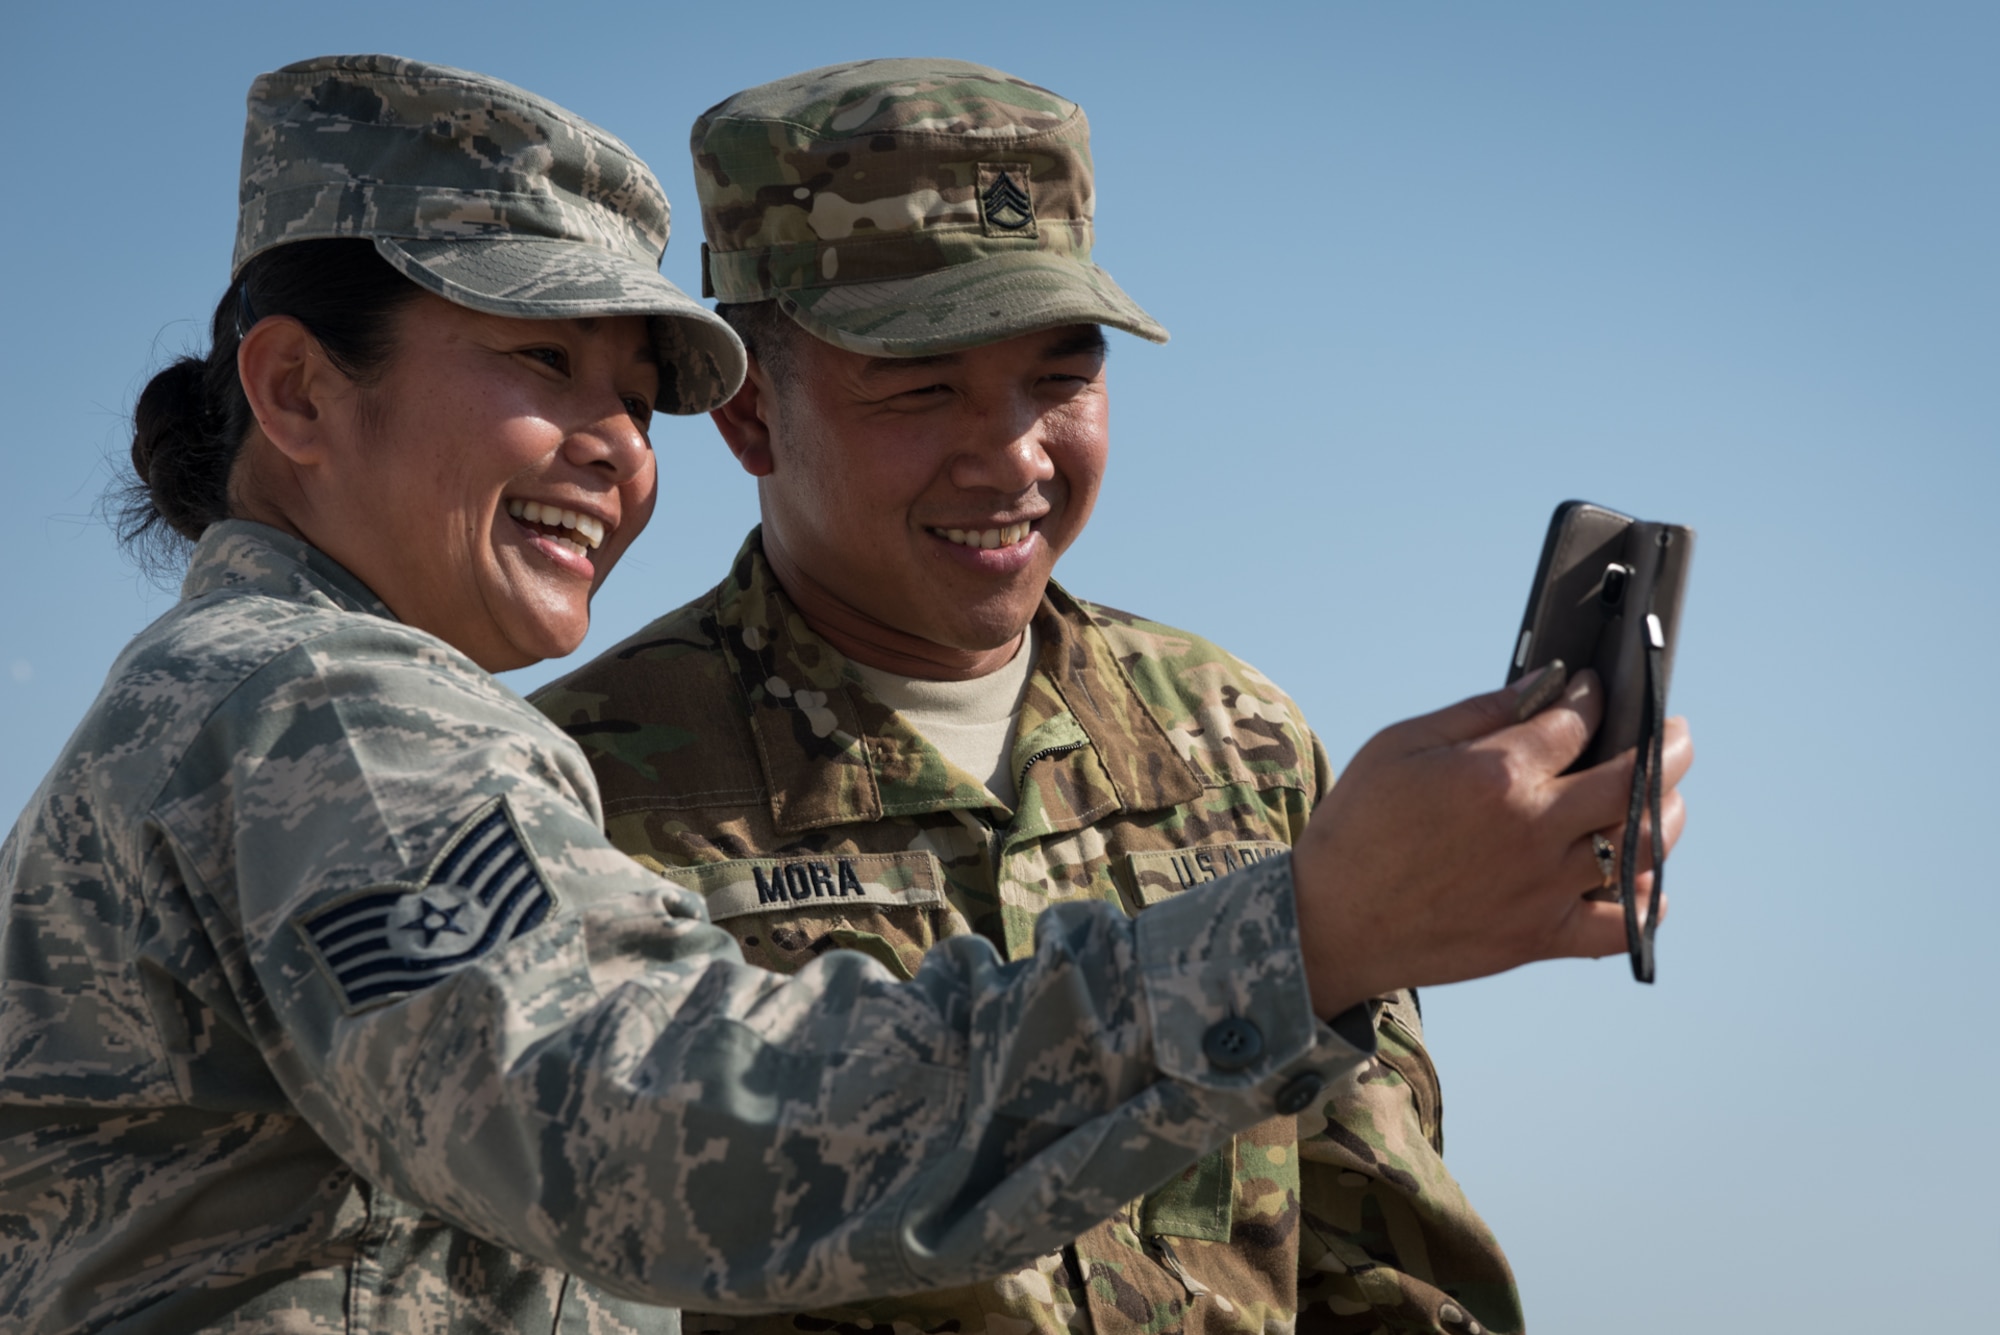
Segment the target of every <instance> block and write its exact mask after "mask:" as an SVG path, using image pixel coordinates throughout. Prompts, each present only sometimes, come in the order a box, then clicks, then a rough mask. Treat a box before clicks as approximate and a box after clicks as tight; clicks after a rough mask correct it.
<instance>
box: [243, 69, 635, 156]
mask: <svg viewBox="0 0 2000 1335" xmlns="http://www.w3.org/2000/svg"><path fill="white" fill-rule="evenodd" d="M356 72H357V71H353V70H347V69H341V68H338V67H333V66H329V67H324V68H321V69H319V70H311V71H308V70H273V71H271V72H270V73H269V74H266V75H264V76H263V77H264V78H266V79H270V80H273V81H276V80H280V79H282V80H285V81H286V82H292V83H298V84H311V83H315V82H319V81H321V80H323V79H325V78H326V77H327V76H328V75H335V76H338V75H351V74H354V73H356ZM378 77H381V78H385V79H400V80H403V81H405V82H408V83H420V84H424V85H426V86H428V87H437V88H455V89H461V90H465V91H469V92H472V93H475V94H477V95H478V96H480V97H482V98H485V99H486V100H487V101H490V102H505V103H507V104H508V105H509V106H511V107H515V108H517V109H519V110H521V111H525V112H528V113H530V114H531V115H532V116H533V118H534V119H535V120H537V121H542V122H551V121H552V122H554V123H555V124H558V125H561V126H562V127H563V128H565V129H568V130H573V131H575V132H576V133H577V134H579V135H581V136H582V137H584V138H586V139H592V140H595V141H596V142H598V143H600V144H604V145H607V146H609V147H612V148H616V149H618V150H619V151H620V152H622V153H623V154H624V155H625V156H626V157H628V158H630V159H632V161H633V162H635V163H641V164H643V161H644V160H643V159H642V158H640V156H639V155H638V154H637V153H635V152H633V151H632V146H631V145H630V144H627V143H626V142H625V141H624V140H622V139H620V138H618V136H616V135H614V134H612V133H611V132H610V131H609V130H606V129H604V128H603V127H602V126H600V125H598V124H597V123H596V122H595V121H590V120H585V119H584V118H583V117H581V116H578V115H576V114H575V113H574V112H571V111H568V110H566V109H564V108H561V107H558V106H556V104H555V103H553V102H545V101H539V100H534V97H535V95H534V94H532V93H528V92H526V90H522V93H521V94H520V95H516V94H514V93H510V92H505V91H502V90H501V89H499V88H497V87H496V86H495V85H494V84H492V83H487V82H485V81H483V80H481V79H478V78H476V77H474V78H468V77H466V76H465V75H463V74H455V75H408V74H397V73H388V72H379V73H378ZM551 113H553V114H551ZM324 119H325V120H326V121H337V122H339V123H341V124H346V125H363V126H368V127H370V128H374V127H376V125H377V124H378V123H377V122H375V121H364V120H356V119H355V118H354V117H352V116H328V117H325V118H324ZM410 124H411V125H412V126H413V127H414V124H415V123H414V122H411V123H410Z"/></svg>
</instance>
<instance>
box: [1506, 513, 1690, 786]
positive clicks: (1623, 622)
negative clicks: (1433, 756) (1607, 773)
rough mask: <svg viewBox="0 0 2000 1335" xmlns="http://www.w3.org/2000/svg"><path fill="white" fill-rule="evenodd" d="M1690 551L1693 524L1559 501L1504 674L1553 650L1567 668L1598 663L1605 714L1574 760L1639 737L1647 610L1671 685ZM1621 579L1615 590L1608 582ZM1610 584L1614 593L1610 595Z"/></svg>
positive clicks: (1596, 758) (1587, 762)
mask: <svg viewBox="0 0 2000 1335" xmlns="http://www.w3.org/2000/svg"><path fill="white" fill-rule="evenodd" d="M1693 555H1694V530H1693V529H1691V528H1688V527H1687V526H1686V525H1683V524H1658V523H1651V522H1648V521H1644V520H1637V519H1633V518H1632V517H1631V516H1630V515H1624V514H1620V513H1618V512H1617V511H1616V510H1610V509H1606V508H1605V507H1603V506H1601V505H1592V504H1590V503H1589V502H1587V501H1565V502H1564V503H1563V504H1562V505H1560V506H1558V507H1556V512H1555V514H1554V516H1552V517H1551V518H1550V520H1549V532H1548V537H1547V539H1546V540H1545V541H1544V542H1543V544H1542V557H1541V563H1540V565H1539V567H1538V568H1537V570H1536V572H1535V583H1534V587H1533V589H1532V590H1531V592H1530V593H1529V597H1528V608H1527V611H1526V613H1525V614H1524V615H1523V617H1522V619H1521V633H1520V635H1519V636H1518V637H1517V638H1516V640H1515V649H1514V658H1513V661H1512V662H1511V663H1509V665H1508V672H1507V680H1508V681H1510V682H1511V681H1514V680H1516V679H1517V678H1519V677H1520V676H1522V675H1523V674H1524V673H1527V672H1530V671H1533V670H1534V669H1536V668H1538V667H1541V666H1542V665H1543V664H1545V663H1548V662H1550V661H1551V660H1553V659H1557V658H1560V659H1561V660H1562V661H1563V662H1564V663H1565V664H1567V665H1568V666H1569V669H1570V671H1571V672H1575V671H1577V670H1579V669H1581V668H1585V667H1590V668H1594V669H1596V671H1597V675H1598V677H1599V678H1600V680H1602V682H1603V683H1604V688H1605V716H1604V723H1603V725H1602V726H1601V727H1600V728H1599V729H1598V731H1597V735H1596V736H1595V737H1593V738H1592V739H1591V744H1590V747H1589V749H1588V750H1586V751H1585V752H1584V754H1583V756H1582V757H1581V758H1580V759H1579V760H1578V761H1577V763H1576V765H1574V766H1573V767H1572V768H1574V769H1587V768H1589V767H1590V766H1592V765H1595V764H1597V763H1598V762H1600V761H1603V760H1608V759H1609V758H1611V757H1612V756H1615V755H1617V754H1618V753H1619V752H1621V751H1624V750H1626V749H1627V748H1629V747H1631V746H1634V745H1636V744H1637V742H1638V740H1639V716H1640V712H1641V707H1642V705H1643V703H1644V696H1645V689H1646V659H1645V652H1646V614H1647V612H1649V611H1650V612H1651V613H1652V614H1653V615H1654V616H1656V617H1658V618H1659V620H1660V628H1661V630H1662V632H1663V633H1664V636H1665V640H1666V650H1665V652H1664V654H1663V655H1662V657H1661V666H1662V668H1663V670H1664V672H1665V674H1666V676H1667V684H1668V685H1671V684H1672V679H1673V662H1674V646H1675V644H1676V643H1677V642H1678V639H1679V633H1680V614H1681V603H1682V600H1683V598H1684V595H1685V592H1686V588H1687V574H1688V564H1689V562H1690V560H1691V559H1692V558H1693ZM1614 567H1615V568H1617V570H1619V571H1622V572H1623V573H1622V574H1619V573H1614ZM1621 583H1622V591H1621V590H1620V589H1618V588H1615V587H1612V586H1615V585H1618V584H1621ZM1607 588H1611V592H1612V593H1613V594H1615V597H1610V598H1607Z"/></svg>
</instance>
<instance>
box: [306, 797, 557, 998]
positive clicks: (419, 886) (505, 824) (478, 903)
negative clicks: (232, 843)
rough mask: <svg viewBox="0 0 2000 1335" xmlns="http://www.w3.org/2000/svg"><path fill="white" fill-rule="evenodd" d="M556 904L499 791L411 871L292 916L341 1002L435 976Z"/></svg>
mask: <svg viewBox="0 0 2000 1335" xmlns="http://www.w3.org/2000/svg"><path fill="white" fill-rule="evenodd" d="M554 906H555V897H554V896H553V895H552V894H550V893H549V888H548V883H547V882H546V881H545V880H543V878H542V874H541V871H540V869H539V868H538V867H537V866H536V865H535V859H534V855H533V854H532V853H530V852H529V851H528V846H527V843H526V841H525V840H523V839H522V837H521V831H520V828H519V827H518V826H516V825H515V824H514V817H513V814H512V813H511V812H509V811H508V810H507V804H506V802H505V801H504V800H496V801H494V802H492V803H490V804H488V805H487V806H485V807H482V808H481V809H480V810H479V812H478V813H477V814H476V815H474V816H473V817H472V819H470V820H468V821H466V822H465V823H464V824H463V825H461V826H459V828H458V830H457V832H456V833H454V834H453V835H452V837H451V839H450V840H449V841H448V842H447V843H446V845H445V849H444V852H442V853H440V854H439V855H438V856H437V858H436V860H435V861H433V862H432V863H431V867H430V870H429V871H427V872H425V873H424V875H423V876H422V877H420V878H418V879H417V880H416V881H391V882H388V883H386V884H382V885H373V886H369V887H368V888H367V889H365V890H359V891H356V892H355V893H353V894H350V895H346V896H344V897H343V898H340V899H337V900H335V901H334V902H332V903H331V904H326V905H323V906H320V907H318V908H316V909H314V910H313V911H312V912H310V913H307V914H304V915H302V916H301V917H299V918H297V919H295V920H294V923H295V925H296V926H297V927H298V929H299V934H300V935H301V936H303V937H305V940H306V944H307V945H308V946H309V947H310V948H311V949H312V952H313V954H314V955H315V956H316V957H317V958H318V960H319V964H320V967H321V968H323V969H324V970H325V971H326V972H327V974H328V975H329V976H330V977H331V978H332V979H333V982H334V985H335V986H336V987H337V988H339V989H340V995H341V998H342V1002H343V1004H344V1005H345V1006H346V1008H347V1009H348V1010H350V1011H352V1010H358V1009H360V1008H362V1007H364V1006H368V1005H371V1004H373V1003H375V1002H379V1001H385V1000H388V999H389V998H392V997H398V996H403V995H406V994H408V993H411V992H420V991H422V990H423V989H424V988H427V987H429V986H431V985H432V984H433V983H437V982H441V981H443V980H444V979H445V978H446V977H448V976H450V975H451V974H452V973H453V972H454V971H455V970H457V969H460V968H462V967H464V966H465V965H466V964H469V963H471V962H472V961H473V960H475V959H478V958H479V957H480V956H481V955H484V954H486V953H487V952H489V951H491V950H493V949H495V948H497V947H499V946H503V945H505V944H506V943H507V942H509V941H512V940H513V939H514V938H515V937H518V936H520V935H522V934H523V933H525V932H528V931H531V930H533V929H534V928H535V927H536V926H538V925H539V924H540V923H541V922H542V921H543V920H544V919H545V918H547V917H548V914H549V910H550V909H551V908H553V907H554Z"/></svg>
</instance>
